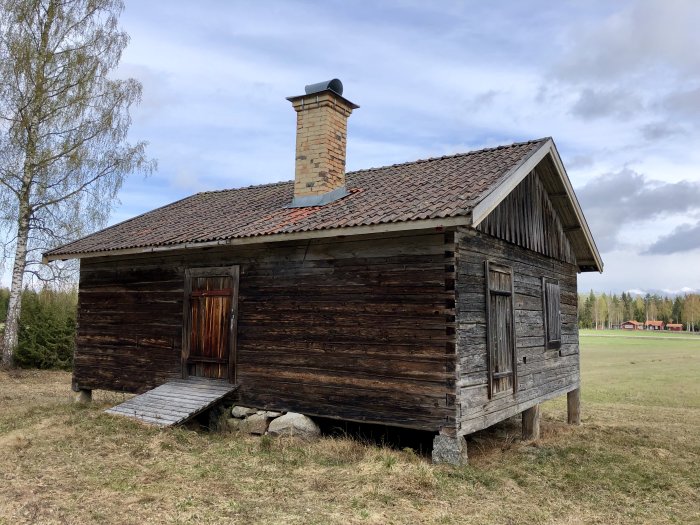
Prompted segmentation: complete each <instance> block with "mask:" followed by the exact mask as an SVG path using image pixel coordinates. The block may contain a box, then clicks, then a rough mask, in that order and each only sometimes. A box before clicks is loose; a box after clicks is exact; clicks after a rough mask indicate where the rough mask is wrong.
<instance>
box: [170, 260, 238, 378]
mask: <svg viewBox="0 0 700 525" xmlns="http://www.w3.org/2000/svg"><path fill="white" fill-rule="evenodd" d="M237 299H238V267H234V268H204V269H201V268H199V269H191V270H188V271H187V272H186V275H185V312H184V314H185V330H184V333H183V352H182V354H183V355H182V373H183V377H190V376H197V377H210V378H215V379H227V380H229V381H231V382H234V381H235V342H236V341H235V340H236V332H235V327H236V311H237V302H238V301H237Z"/></svg>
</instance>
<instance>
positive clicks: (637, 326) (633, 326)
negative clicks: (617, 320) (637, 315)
mask: <svg viewBox="0 0 700 525" xmlns="http://www.w3.org/2000/svg"><path fill="white" fill-rule="evenodd" d="M642 326H643V324H642V323H640V322H639V321H625V322H624V323H622V324H621V325H620V328H622V329H623V330H641V329H642Z"/></svg>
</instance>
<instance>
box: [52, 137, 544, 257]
mask: <svg viewBox="0 0 700 525" xmlns="http://www.w3.org/2000/svg"><path fill="white" fill-rule="evenodd" d="M547 140H548V139H547V138H544V139H539V140H533V141H528V142H521V143H517V144H512V145H508V146H499V147H497V148H490V149H483V150H479V151H473V152H469V153H462V154H458V155H451V156H445V157H439V158H432V159H426V160H418V161H415V162H408V163H405V164H395V165H392V166H386V167H383V168H373V169H368V170H360V171H355V172H352V173H347V174H346V186H347V189H348V190H349V192H350V194H349V195H348V196H347V197H344V198H342V199H340V200H338V201H335V202H332V203H330V204H326V205H325V206H314V207H307V208H287V207H286V206H287V205H288V204H289V203H290V202H291V200H292V196H293V192H294V188H293V182H292V181H289V182H279V183H276V184H264V185H261V186H249V187H247V188H239V189H232V190H222V191H210V192H204V193H197V194H195V195H192V196H191V197H187V198H185V199H182V200H180V201H177V202H174V203H172V204H168V205H167V206H163V207H162V208H158V209H156V210H153V211H150V212H147V213H144V214H143V215H139V216H137V217H134V218H132V219H129V220H127V221H124V222H122V223H119V224H115V225H114V226H110V227H109V228H106V229H104V230H101V231H98V232H97V233H93V234H92V235H88V236H87V237H84V238H82V239H79V240H77V241H74V242H72V243H69V244H66V245H63V246H61V247H58V248H55V249H54V250H51V251H49V252H47V253H46V254H45V255H46V256H49V257H56V256H59V255H77V254H84V253H93V252H103V251H104V252H107V251H113V250H122V249H129V248H145V247H156V246H168V245H175V244H182V243H198V242H209V241H219V240H228V239H236V238H245V237H255V236H262V235H271V234H279V233H292V232H305V231H312V230H324V229H330V228H347V227H350V226H366V225H374V224H383V223H394V222H403V221H415V220H420V219H435V218H446V217H457V216H462V215H468V214H469V212H470V211H471V209H472V208H473V207H474V206H475V205H476V203H478V202H479V201H480V200H481V199H482V198H483V197H485V196H486V195H487V194H488V193H489V192H490V190H491V189H492V188H494V187H496V186H497V184H498V183H499V182H500V180H501V179H502V178H503V177H504V176H505V175H506V174H507V173H508V172H509V171H510V170H511V169H513V168H515V167H517V166H518V165H520V164H521V163H522V162H524V161H525V160H526V159H527V158H528V157H529V156H530V155H532V154H533V153H534V152H535V151H536V150H537V149H538V148H539V147H540V146H542V145H543V144H544V143H545V142H546V141H547Z"/></svg>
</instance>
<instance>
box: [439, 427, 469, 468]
mask: <svg viewBox="0 0 700 525" xmlns="http://www.w3.org/2000/svg"><path fill="white" fill-rule="evenodd" d="M432 457H433V463H446V464H448V465H466V464H467V441H466V439H464V436H449V435H446V434H438V435H437V436H435V438H434V439H433V454H432Z"/></svg>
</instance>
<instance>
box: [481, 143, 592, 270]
mask: <svg viewBox="0 0 700 525" xmlns="http://www.w3.org/2000/svg"><path fill="white" fill-rule="evenodd" d="M548 155H549V156H550V158H551V160H552V162H553V164H554V167H555V170H556V172H557V175H558V176H559V179H560V180H561V183H562V185H563V187H564V193H563V195H561V196H560V197H563V198H562V199H561V201H560V205H565V206H568V207H570V209H571V211H572V212H573V214H574V215H575V217H576V221H577V224H573V225H571V224H569V225H566V228H565V233H566V235H567V236H568V237H570V236H571V233H572V232H573V231H581V232H582V234H583V236H584V237H585V243H586V247H587V250H586V251H587V253H586V254H585V257H581V256H580V255H579V254H577V263H578V266H579V271H582V272H586V271H598V272H602V271H603V259H602V258H601V256H600V252H598V248H597V246H596V244H595V241H594V240H593V235H592V234H591V230H590V228H589V227H588V223H587V222H586V217H585V216H584V215H583V211H582V210H581V205H580V204H579V202H578V199H577V198H576V194H575V193H574V188H573V186H572V185H571V180H569V176H568V175H567V174H566V169H565V168H564V163H563V162H562V160H561V157H560V156H559V152H558V151H557V147H556V146H555V145H554V141H553V140H552V139H551V138H550V139H548V140H547V141H546V142H544V143H543V144H542V145H541V146H540V147H539V148H537V149H536V150H534V151H533V152H532V153H531V154H530V155H529V156H528V157H526V158H525V159H523V160H522V161H521V162H520V164H519V165H517V166H515V167H513V169H511V170H510V171H509V172H508V173H506V175H504V176H503V178H502V179H501V182H500V184H498V185H497V186H495V187H494V188H493V189H492V190H491V192H489V193H488V195H486V196H485V197H484V198H483V199H481V200H480V201H479V202H478V204H476V206H474V209H473V210H472V226H478V225H479V224H480V223H481V221H483V220H484V219H485V218H486V216H488V215H489V214H490V213H491V212H492V211H493V210H494V209H495V208H496V206H498V205H499V204H500V203H501V201H503V199H505V198H506V197H507V196H508V195H509V194H510V193H511V192H512V191H513V190H514V189H515V187H516V186H517V185H518V184H520V182H522V180H523V179H524V178H525V177H527V176H528V175H529V174H530V173H531V172H532V170H534V169H535V168H536V167H537V166H538V165H539V164H540V162H542V161H543V160H544V159H545V157H547V156H548Z"/></svg>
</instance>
